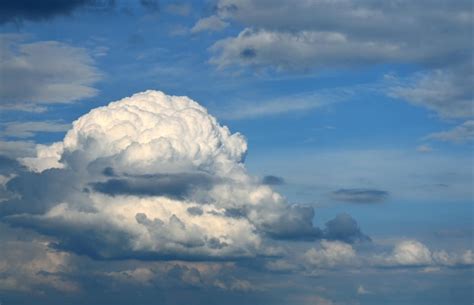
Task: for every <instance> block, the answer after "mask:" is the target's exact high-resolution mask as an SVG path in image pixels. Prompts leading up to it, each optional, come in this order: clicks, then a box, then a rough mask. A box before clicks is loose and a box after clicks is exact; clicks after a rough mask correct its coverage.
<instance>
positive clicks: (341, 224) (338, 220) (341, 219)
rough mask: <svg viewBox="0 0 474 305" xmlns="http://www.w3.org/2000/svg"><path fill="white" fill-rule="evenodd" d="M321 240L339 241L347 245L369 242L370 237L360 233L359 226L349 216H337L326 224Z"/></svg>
mask: <svg viewBox="0 0 474 305" xmlns="http://www.w3.org/2000/svg"><path fill="white" fill-rule="evenodd" d="M323 238H325V239H328V240H340V241H344V242H347V243H355V242H364V241H370V240H371V239H370V237H369V236H367V235H365V234H364V233H362V231H361V229H360V227H359V224H358V223H357V222H356V221H355V219H354V218H352V217H351V216H350V215H349V214H345V213H343V214H339V215H337V216H336V217H335V218H334V219H332V220H330V221H328V222H327V223H326V227H325V229H324V230H323Z"/></svg>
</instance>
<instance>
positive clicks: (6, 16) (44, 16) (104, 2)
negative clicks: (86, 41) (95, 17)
mask: <svg viewBox="0 0 474 305" xmlns="http://www.w3.org/2000/svg"><path fill="white" fill-rule="evenodd" d="M113 4H114V1H113V0H71V1H55V0H46V1H40V2H38V1H35V0H7V1H3V2H2V11H1V13H0V24H2V23H7V22H22V21H44V20H48V19H52V18H54V17H56V16H67V15H70V14H71V13H73V12H74V11H75V10H77V9H79V8H94V9H108V8H110V7H112V6H113Z"/></svg>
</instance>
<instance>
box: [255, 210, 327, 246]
mask: <svg viewBox="0 0 474 305" xmlns="http://www.w3.org/2000/svg"><path fill="white" fill-rule="evenodd" d="M313 218H314V209H313V208H312V207H306V206H298V205H293V206H291V207H289V208H288V209H287V210H286V212H285V213H282V214H281V215H280V217H278V219H276V220H274V221H272V222H267V223H264V224H263V225H262V229H263V230H264V231H265V233H266V234H268V235H269V236H270V237H271V238H274V239H282V240H314V239H317V238H319V237H321V230H320V229H318V228H316V227H314V225H313Z"/></svg>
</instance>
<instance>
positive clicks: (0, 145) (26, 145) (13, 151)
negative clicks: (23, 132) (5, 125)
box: [0, 140, 36, 158]
mask: <svg viewBox="0 0 474 305" xmlns="http://www.w3.org/2000/svg"><path fill="white" fill-rule="evenodd" d="M35 147H36V145H35V143H34V142H32V141H3V140H0V155H3V156H6V157H10V158H24V157H31V156H34V155H35V153H36V152H35Z"/></svg>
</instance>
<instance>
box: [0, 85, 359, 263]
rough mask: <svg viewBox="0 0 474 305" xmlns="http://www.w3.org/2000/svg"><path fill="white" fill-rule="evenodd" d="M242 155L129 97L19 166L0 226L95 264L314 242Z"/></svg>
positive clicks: (176, 107)
mask: <svg viewBox="0 0 474 305" xmlns="http://www.w3.org/2000/svg"><path fill="white" fill-rule="evenodd" d="M246 150H247V144H246V141H245V139H244V137H243V136H242V135H240V134H238V133H234V134H232V133H231V132H230V131H229V129H228V128H227V127H225V126H221V125H219V124H218V122H217V121H216V119H215V118H214V117H212V116H210V115H209V114H208V113H207V111H206V109H205V108H203V107H202V106H200V105H199V104H198V103H196V102H194V101H192V100H191V99H189V98H187V97H178V96H167V95H165V94H164V93H162V92H158V91H146V92H142V93H138V94H135V95H133V96H132V97H129V98H124V99H122V100H120V101H116V102H112V103H110V104H109V105H107V106H104V107H99V108H96V109H93V110H92V111H90V112H89V113H87V114H85V115H84V116H82V117H80V118H79V119H78V120H76V121H75V122H73V124H72V128H71V129H70V130H69V131H68V132H67V133H66V135H65V137H64V140H63V141H61V142H57V143H54V144H52V145H49V146H45V145H38V146H37V155H36V157H30V158H22V159H21V161H22V163H23V164H24V165H25V166H27V167H28V168H29V169H30V170H29V171H27V170H24V171H23V172H21V173H20V174H18V175H17V177H14V178H12V179H11V180H9V181H8V182H7V183H6V188H8V190H9V191H10V192H13V193H17V194H20V195H21V196H18V197H15V198H12V199H11V200H7V201H6V202H4V203H3V204H2V205H1V206H0V215H2V218H3V221H5V222H7V223H9V224H10V225H12V226H17V227H27V228H30V229H33V230H36V231H38V232H40V233H42V234H46V235H49V236H52V237H54V238H55V239H56V242H55V245H54V246H55V248H56V249H60V250H67V251H72V252H75V253H80V254H85V255H88V256H90V257H93V258H96V259H124V258H139V259H188V260H196V259H205V258H214V259H226V258H241V257H254V256H257V255H264V256H266V255H275V254H277V252H278V250H277V249H276V248H275V247H273V246H271V245H270V240H271V239H315V238H319V237H320V236H321V230H319V229H318V228H316V227H314V226H313V223H312V221H313V217H314V211H313V209H312V208H310V207H305V206H299V205H290V204H288V202H287V201H286V200H285V199H284V198H283V197H282V196H281V195H280V194H278V193H276V192H274V191H273V190H272V189H271V188H270V187H269V186H267V185H264V184H261V183H260V182H259V179H257V178H254V177H251V176H249V175H248V174H247V173H246V170H245V167H244V164H243V162H244V158H245V154H246ZM335 227H337V226H335ZM353 229H354V228H349V231H351V230H353ZM357 229H358V228H356V231H355V234H358V231H357ZM328 230H329V231H328V236H332V237H334V238H336V239H337V238H340V237H339V235H338V234H345V233H344V232H343V233H340V232H336V233H334V232H333V231H334V229H333V228H332V226H331V228H329V229H328ZM351 232H352V231H351ZM350 234H353V233H350ZM341 236H342V235H341Z"/></svg>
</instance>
